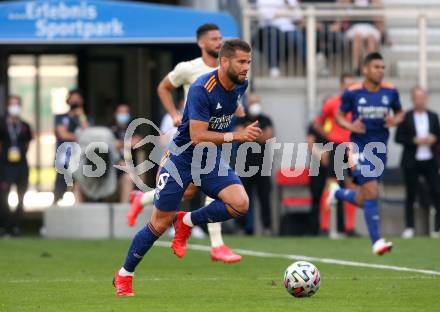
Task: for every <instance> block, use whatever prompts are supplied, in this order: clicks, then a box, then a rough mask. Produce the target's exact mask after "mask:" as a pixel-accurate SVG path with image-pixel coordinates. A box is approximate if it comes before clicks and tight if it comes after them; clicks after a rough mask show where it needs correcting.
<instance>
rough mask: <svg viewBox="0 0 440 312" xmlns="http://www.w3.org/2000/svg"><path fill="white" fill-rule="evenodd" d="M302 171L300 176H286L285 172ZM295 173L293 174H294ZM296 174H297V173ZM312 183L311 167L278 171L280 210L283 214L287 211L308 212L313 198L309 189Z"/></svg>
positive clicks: (277, 182)
mask: <svg viewBox="0 0 440 312" xmlns="http://www.w3.org/2000/svg"><path fill="white" fill-rule="evenodd" d="M295 170H296V171H297V172H301V171H302V172H301V173H300V174H299V175H298V176H286V175H285V174H284V173H283V171H284V172H292V173H293V172H294V171H295ZM292 175H293V174H292ZM295 175H296V174H295ZM309 183H310V177H309V168H304V169H298V168H297V169H295V168H289V169H287V170H283V169H279V170H278V171H277V173H276V184H277V193H278V211H279V215H280V216H282V215H284V214H286V213H289V212H290V213H292V212H293V213H306V212H309V211H310V205H311V204H312V198H311V197H310V192H309V190H308V185H309Z"/></svg>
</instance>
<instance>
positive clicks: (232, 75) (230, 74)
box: [226, 70, 244, 85]
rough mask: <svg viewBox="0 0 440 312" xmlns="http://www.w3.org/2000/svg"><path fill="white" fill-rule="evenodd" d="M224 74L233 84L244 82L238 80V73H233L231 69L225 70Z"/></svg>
mask: <svg viewBox="0 0 440 312" xmlns="http://www.w3.org/2000/svg"><path fill="white" fill-rule="evenodd" d="M226 75H227V76H228V78H229V79H230V80H231V81H232V82H233V83H234V84H238V85H242V84H244V80H240V78H238V77H239V75H238V74H236V73H234V72H233V71H232V70H228V71H227V72H226Z"/></svg>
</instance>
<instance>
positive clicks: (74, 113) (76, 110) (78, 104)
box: [54, 89, 90, 203]
mask: <svg viewBox="0 0 440 312" xmlns="http://www.w3.org/2000/svg"><path fill="white" fill-rule="evenodd" d="M66 102H67V104H68V105H69V106H70V110H69V112H67V113H66V114H61V115H57V116H55V136H56V139H57V143H56V147H57V149H58V147H59V146H60V145H61V144H63V143H65V142H76V140H77V134H78V132H79V131H81V130H83V129H86V128H88V127H89V123H90V122H89V119H88V117H87V116H86V114H85V112H84V98H83V95H82V92H81V91H80V90H78V89H74V90H71V91H69V94H68V96H67V101H66ZM70 156H71V155H70V153H69V152H67V153H66V154H63V155H57V156H56V162H57V164H56V165H57V166H66V164H68V163H69V159H70ZM66 188H67V186H66V183H65V181H64V176H63V175H62V174H59V173H57V176H56V180H55V190H54V201H55V203H56V202H57V201H58V200H60V199H61V198H62V197H63V195H64V192H65V191H66ZM77 195H78V196H79V194H77ZM77 200H79V198H77Z"/></svg>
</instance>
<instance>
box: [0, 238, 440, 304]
mask: <svg viewBox="0 0 440 312" xmlns="http://www.w3.org/2000/svg"><path fill="white" fill-rule="evenodd" d="M226 240H227V242H228V243H230V245H231V246H232V247H235V248H241V249H251V250H257V251H266V252H275V253H283V254H297V255H298V254H299V255H307V256H314V257H327V258H337V259H343V260H353V261H361V262H369V263H381V264H388V265H396V266H406V267H411V268H417V269H430V270H436V271H440V248H439V247H440V241H439V240H430V239H426V238H425V239H424V238H417V239H413V240H406V241H404V240H398V239H396V240H394V243H395V249H394V250H393V252H392V253H391V254H389V255H386V256H383V257H377V256H374V255H372V254H371V250H370V246H369V243H368V241H367V240H366V239H345V240H339V241H330V240H328V239H324V238H273V239H270V238H244V237H227V238H226ZM191 242H192V243H197V244H199V243H201V244H207V241H198V240H192V241H191ZM128 244H129V241H118V240H115V241H63V240H39V239H19V240H15V239H9V240H0V250H1V252H0V268H1V269H0V270H1V278H0V311H2V312H3V311H57V312H58V311H106V312H110V311H115V312H116V311H117V312H119V311H185V312H186V311H222V312H224V311H338V312H341V311H362V312H365V311H396V312H397V311H398V312H401V311H419V312H420V311H440V276H431V275H425V274H418V273H409V272H396V271H388V270H379V269H370V268H359V267H347V266H339V265H332V264H323V263H317V262H315V265H316V266H317V267H318V268H319V270H320V272H321V276H322V283H321V289H320V290H319V291H318V293H317V294H316V295H315V296H313V297H311V298H301V299H296V298H293V297H291V296H290V295H289V294H288V293H287V292H286V290H285V289H284V286H283V283H282V278H283V273H284V270H285V268H286V267H287V266H288V265H289V264H290V263H291V262H292V261H290V260H287V259H273V258H260V257H252V256H245V257H244V260H243V261H242V262H241V263H238V264H233V265H226V264H222V263H213V262H211V260H210V259H209V256H208V253H206V252H201V251H193V250H189V251H188V253H187V256H186V257H185V259H184V260H179V259H177V258H176V257H175V256H174V255H173V254H172V252H171V250H170V249H169V248H163V247H155V248H153V249H152V250H151V251H150V253H148V255H147V256H146V257H145V259H144V261H143V262H142V263H141V265H140V266H139V267H138V270H137V272H136V276H135V280H134V289H135V293H136V296H135V297H133V298H117V297H116V296H115V292H114V288H113V286H112V285H111V280H112V275H113V272H114V271H115V270H116V269H117V268H119V267H120V265H121V263H122V261H123V259H124V257H125V253H126V251H127V248H128Z"/></svg>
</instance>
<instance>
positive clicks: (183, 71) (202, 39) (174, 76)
mask: <svg viewBox="0 0 440 312" xmlns="http://www.w3.org/2000/svg"><path fill="white" fill-rule="evenodd" d="M196 37H197V44H198V46H199V47H200V50H201V52H202V56H201V57H198V58H196V59H194V60H191V61H188V62H181V63H179V64H177V65H176V67H175V68H174V70H173V71H171V72H170V73H169V74H168V75H167V76H165V77H164V78H163V79H162V81H161V82H160V84H159V86H158V88H157V93H158V95H159V98H160V99H161V102H162V104H163V106H164V107H165V109H166V110H167V112H168V113H169V114H170V115H171V117H172V119H173V121H174V125H175V126H176V127H177V126H179V125H180V123H181V121H182V115H181V112H180V111H179V110H178V109H177V108H176V105H175V104H174V101H173V96H172V91H173V90H174V89H176V88H179V87H180V86H183V89H184V94H185V102H186V97H187V95H188V90H189V87H190V85H191V84H192V83H193V82H194V81H195V80H196V79H197V78H198V77H199V76H201V75H203V74H206V73H209V72H211V71H213V70H214V69H216V68H217V67H218V53H219V51H220V47H221V44H222V36H221V33H220V30H219V28H218V26H217V25H215V24H203V25H202V26H200V27H199V28H198V29H197V32H196ZM236 114H237V115H238V116H239V117H243V116H244V110H243V108H242V107H241V106H240V108H239V109H238V110H237V112H236ZM197 191H198V188H197V187H196V186H195V185H194V184H190V185H189V186H188V188H187V189H186V191H185V194H184V200H188V199H191V198H192V197H193V196H194V195H195V194H196V192H197ZM154 194H155V190H152V191H149V192H146V193H142V192H139V191H135V192H133V193H132V197H131V202H132V204H131V208H130V210H129V212H128V215H127V220H128V224H129V225H130V226H133V225H134V224H135V222H136V218H137V216H138V215H139V213H140V212H141V211H142V209H143V206H145V205H150V204H152V203H153V200H154ZM212 201H213V199H212V198H210V197H206V201H205V205H208V204H209V203H211V202H212ZM207 226H208V232H209V237H210V240H211V259H212V260H214V261H223V262H224V263H235V262H239V261H240V260H241V256H240V255H238V254H235V253H233V252H232V251H231V249H230V248H229V247H227V246H226V245H225V244H224V242H223V238H222V233H221V223H209V224H208V225H207Z"/></svg>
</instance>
